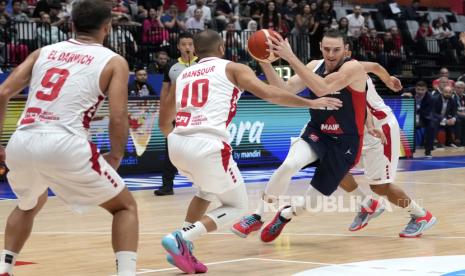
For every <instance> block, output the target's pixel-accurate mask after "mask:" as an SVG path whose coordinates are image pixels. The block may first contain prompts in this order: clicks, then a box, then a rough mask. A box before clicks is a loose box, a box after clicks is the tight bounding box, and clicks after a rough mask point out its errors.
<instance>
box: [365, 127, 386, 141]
mask: <svg viewBox="0 0 465 276" xmlns="http://www.w3.org/2000/svg"><path fill="white" fill-rule="evenodd" d="M368 133H369V134H370V135H372V136H374V137H376V138H379V139H380V140H381V143H382V144H383V145H386V144H387V138H386V135H384V132H383V131H382V130H380V129H376V128H371V129H370V128H369V129H368Z"/></svg>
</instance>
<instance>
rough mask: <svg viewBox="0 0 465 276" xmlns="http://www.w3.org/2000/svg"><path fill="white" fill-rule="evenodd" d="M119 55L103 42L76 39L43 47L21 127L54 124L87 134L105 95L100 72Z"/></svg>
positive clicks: (21, 118)
mask: <svg viewBox="0 0 465 276" xmlns="http://www.w3.org/2000/svg"><path fill="white" fill-rule="evenodd" d="M116 55H117V54H116V53H114V52H113V51H111V50H110V49H107V48H105V47H103V46H102V45H100V44H83V43H80V42H78V41H76V40H74V39H70V40H68V41H63V42H59V43H56V44H52V45H49V46H46V47H43V48H42V49H41V50H40V54H39V57H38V58H37V61H36V62H35V64H34V67H33V69H32V76H31V83H30V88H29V96H28V99H27V102H26V107H25V109H24V111H23V114H22V115H21V117H20V119H19V122H18V126H19V127H18V129H25V128H30V127H34V126H36V125H42V124H55V125H61V126H63V127H65V128H66V129H68V130H70V131H71V132H73V133H76V134H78V135H85V136H88V128H89V123H90V121H91V120H92V117H93V116H94V115H95V113H96V112H97V110H98V108H99V107H100V105H101V103H102V102H103V100H104V99H105V95H104V94H103V92H102V91H100V74H101V73H102V71H103V69H104V67H105V65H106V64H107V63H108V61H109V60H110V59H111V58H113V57H114V56H116Z"/></svg>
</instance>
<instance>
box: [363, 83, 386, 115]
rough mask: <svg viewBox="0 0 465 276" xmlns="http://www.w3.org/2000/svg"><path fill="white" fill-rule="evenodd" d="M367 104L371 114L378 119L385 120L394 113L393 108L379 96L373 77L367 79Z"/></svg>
mask: <svg viewBox="0 0 465 276" xmlns="http://www.w3.org/2000/svg"><path fill="white" fill-rule="evenodd" d="M367 86H368V87H367V106H368V109H369V110H370V112H371V114H373V116H374V117H375V118H376V119H378V120H383V119H384V118H386V117H387V116H388V115H390V114H391V113H392V110H391V108H390V107H389V106H387V105H386V104H385V103H384V101H383V99H382V98H381V97H380V96H379V94H378V92H377V91H376V89H375V85H374V84H373V81H372V80H371V78H368V80H367Z"/></svg>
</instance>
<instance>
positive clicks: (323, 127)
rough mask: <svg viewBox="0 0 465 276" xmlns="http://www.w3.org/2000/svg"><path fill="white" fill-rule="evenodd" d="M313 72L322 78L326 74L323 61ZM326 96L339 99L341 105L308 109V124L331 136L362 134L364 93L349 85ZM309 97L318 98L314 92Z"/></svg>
mask: <svg viewBox="0 0 465 276" xmlns="http://www.w3.org/2000/svg"><path fill="white" fill-rule="evenodd" d="M347 61H350V59H345V60H344V62H343V63H342V64H341V65H340V66H339V67H338V68H336V70H334V72H335V71H337V70H339V68H340V67H341V66H342V65H343V64H344V63H345V62H347ZM315 73H316V74H318V75H320V76H321V77H323V78H324V77H325V76H326V75H327V74H325V63H324V62H323V63H322V64H321V65H320V67H319V68H317V70H316V71H315ZM365 90H366V88H365ZM365 92H366V91H365ZM327 96H330V97H333V98H338V99H339V100H341V101H342V107H341V108H339V109H338V110H322V109H309V111H310V115H311V121H310V125H311V126H312V127H314V128H316V129H319V130H320V131H321V132H322V133H325V134H328V135H331V136H335V135H354V136H363V127H364V125H365V116H366V93H360V92H357V91H355V90H353V89H352V88H350V87H346V88H344V89H341V90H340V91H334V92H333V93H331V94H330V95H327ZM310 97H311V98H312V99H316V98H318V97H317V96H316V95H314V94H311V96H310Z"/></svg>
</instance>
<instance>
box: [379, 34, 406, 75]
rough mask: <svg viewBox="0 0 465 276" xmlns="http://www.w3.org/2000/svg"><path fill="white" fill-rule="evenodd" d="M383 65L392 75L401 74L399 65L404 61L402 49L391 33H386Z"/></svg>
mask: <svg viewBox="0 0 465 276" xmlns="http://www.w3.org/2000/svg"><path fill="white" fill-rule="evenodd" d="M382 53H383V54H382V56H383V58H382V61H383V62H382V63H383V65H384V66H385V67H386V69H387V70H388V71H389V73H390V74H391V75H396V74H398V73H399V65H400V61H401V60H402V55H401V47H399V45H398V44H397V43H396V42H395V41H394V39H393V36H392V33H391V32H385V33H384V41H383V52H382Z"/></svg>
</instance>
